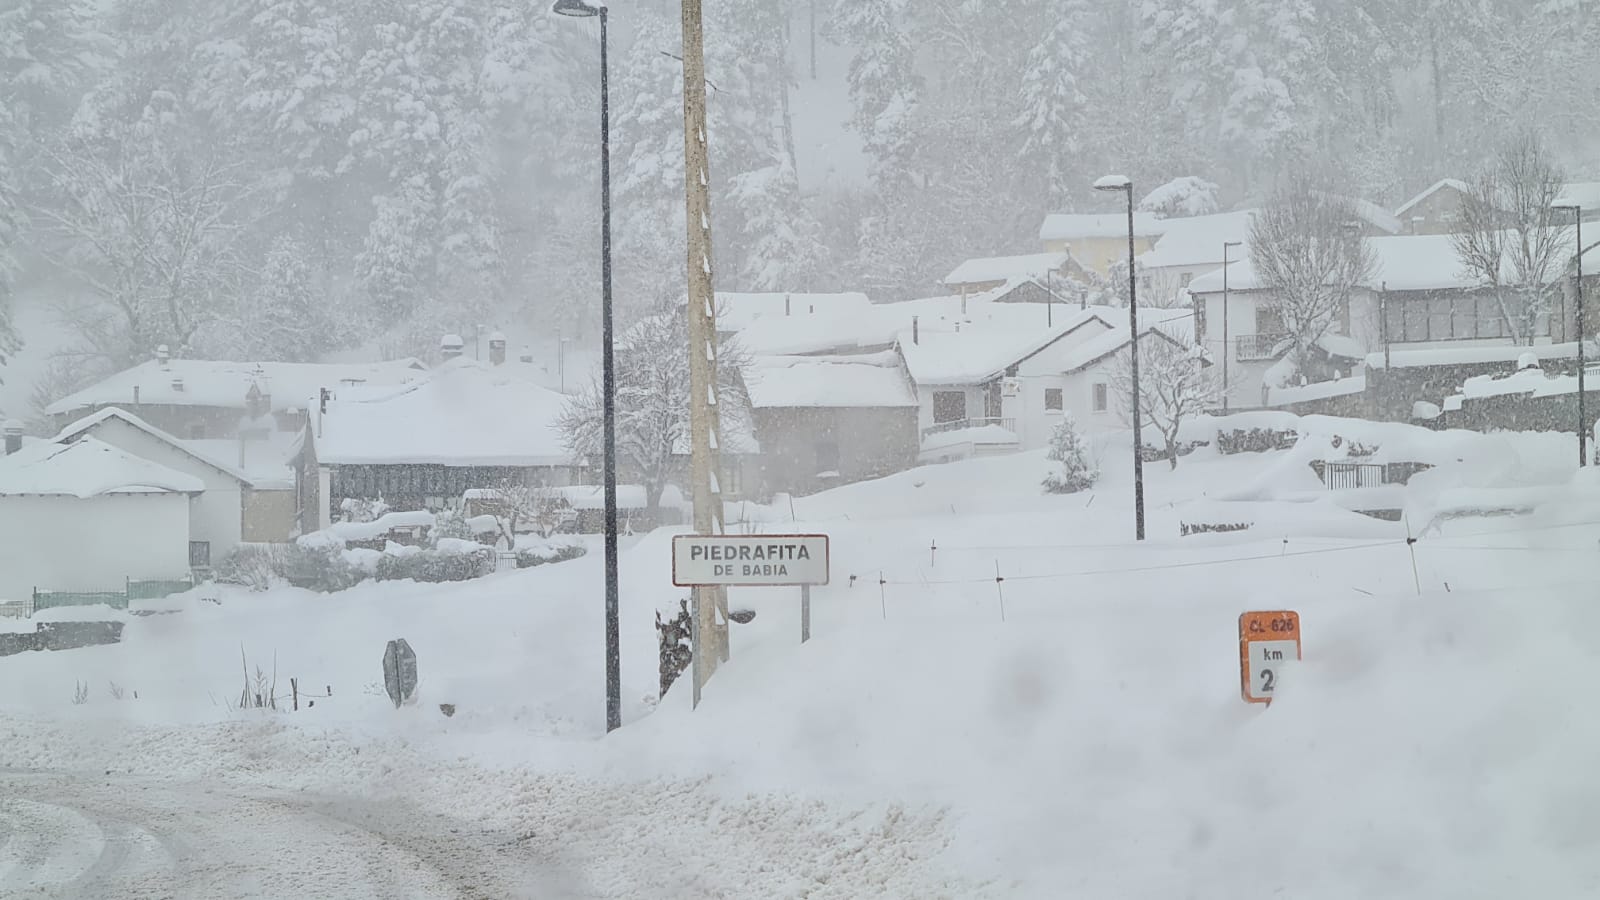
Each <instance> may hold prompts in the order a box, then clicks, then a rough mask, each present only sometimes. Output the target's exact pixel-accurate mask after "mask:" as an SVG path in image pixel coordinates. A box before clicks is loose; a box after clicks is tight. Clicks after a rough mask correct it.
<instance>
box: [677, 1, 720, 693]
mask: <svg viewBox="0 0 1600 900" xmlns="http://www.w3.org/2000/svg"><path fill="white" fill-rule="evenodd" d="M683 157H684V188H685V194H686V195H687V196H686V211H687V215H686V217H685V224H686V225H687V229H688V238H689V241H688V247H689V253H688V271H689V294H688V297H689V302H688V315H689V347H688V351H689V430H690V437H691V444H690V448H691V451H692V453H693V458H692V466H691V468H692V469H693V475H692V479H693V482H694V530H695V531H696V532H698V533H699V534H722V533H723V520H722V490H721V485H720V484H719V483H718V478H719V473H720V472H721V471H722V468H721V466H720V465H719V462H718V460H719V456H720V450H721V441H720V440H719V436H720V435H721V427H720V425H721V422H720V415H719V410H718V404H717V317H716V309H715V302H716V298H715V295H714V293H713V291H712V279H711V166H710V162H709V153H708V151H707V147H706V60H705V45H704V38H703V32H702V31H701V22H700V0H683ZM693 599H694V610H693V619H694V637H693V642H694V704H695V705H696V706H698V705H699V704H700V691H701V688H703V687H704V686H705V683H706V682H707V681H708V680H710V678H711V675H712V674H713V673H714V672H716V670H717V664H718V663H721V662H724V661H726V660H727V658H728V594H727V589H726V588H721V587H700V588H695V589H694V595H693Z"/></svg>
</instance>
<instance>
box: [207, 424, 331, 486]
mask: <svg viewBox="0 0 1600 900" xmlns="http://www.w3.org/2000/svg"><path fill="white" fill-rule="evenodd" d="M303 442H304V432H291V431H273V432H270V433H268V434H267V436H266V437H264V438H259V439H250V440H241V439H240V438H206V439H200V440H186V441H182V442H181V443H182V444H183V446H185V447H187V448H189V449H190V450H191V451H193V452H194V453H195V454H197V455H199V456H202V457H205V458H206V459H208V460H215V461H217V462H219V463H226V464H227V465H230V466H233V467H235V468H237V469H238V470H239V471H240V472H242V473H244V476H245V478H246V479H247V480H248V481H249V483H250V486H251V487H253V488H256V489H258V490H284V489H286V488H292V487H294V465H293V462H292V460H293V459H294V457H295V454H297V453H299V452H300V445H301V444H302V443H303Z"/></svg>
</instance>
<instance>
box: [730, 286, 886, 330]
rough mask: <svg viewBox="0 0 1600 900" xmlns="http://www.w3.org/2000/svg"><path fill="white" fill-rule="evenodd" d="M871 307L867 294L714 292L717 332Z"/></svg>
mask: <svg viewBox="0 0 1600 900" xmlns="http://www.w3.org/2000/svg"><path fill="white" fill-rule="evenodd" d="M871 305H872V303H871V301H869V300H868V299H867V295H866V294H862V293H856V292H846V293H837V294H793V293H782V292H768V293H739V292H730V291H718V292H717V329H718V330H719V331H744V330H745V329H746V328H749V327H750V326H751V325H752V324H754V323H756V322H758V321H762V320H766V319H780V320H789V319H794V318H798V317H801V316H816V315H849V314H851V313H858V312H860V311H862V310H864V309H866V308H867V307H869V306H871Z"/></svg>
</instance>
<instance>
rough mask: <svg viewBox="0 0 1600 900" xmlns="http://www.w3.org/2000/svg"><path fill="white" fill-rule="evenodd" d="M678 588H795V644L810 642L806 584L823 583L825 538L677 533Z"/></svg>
mask: <svg viewBox="0 0 1600 900" xmlns="http://www.w3.org/2000/svg"><path fill="white" fill-rule="evenodd" d="M672 583H673V584H675V585H677V586H678V587H700V586H703V585H729V586H732V585H741V586H745V587H799V588H800V642H801V643H805V642H806V641H808V640H810V639H811V586H812V585H814V584H818V585H821V584H827V583H828V536H827V535H825V534H724V535H715V534H680V535H676V536H675V537H673V539H672Z"/></svg>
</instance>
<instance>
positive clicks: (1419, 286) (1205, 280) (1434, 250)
mask: <svg viewBox="0 0 1600 900" xmlns="http://www.w3.org/2000/svg"><path fill="white" fill-rule="evenodd" d="M1563 231H1564V232H1565V234H1564V238H1563V242H1564V244H1565V247H1564V249H1562V250H1561V251H1559V254H1558V255H1559V256H1562V257H1566V256H1570V255H1571V254H1572V252H1573V248H1574V247H1575V240H1576V238H1575V236H1574V234H1573V229H1572V228H1570V227H1568V228H1565V229H1563ZM1366 242H1367V246H1369V247H1371V248H1372V252H1373V255H1374V256H1375V257H1376V262H1377V265H1376V266H1375V267H1374V271H1373V274H1372V277H1371V278H1369V279H1368V280H1367V281H1366V282H1364V283H1363V285H1362V286H1363V287H1366V288H1367V289H1369V290H1374V291H1376V290H1383V289H1387V290H1390V291H1433V290H1447V289H1464V288H1474V287H1479V286H1481V285H1482V283H1483V282H1482V279H1480V278H1478V277H1477V276H1476V275H1473V274H1471V273H1469V272H1468V271H1467V268H1466V266H1465V265H1463V264H1462V262H1461V257H1460V255H1459V254H1458V253H1456V248H1455V245H1454V244H1453V243H1451V239H1450V235H1448V234H1404V235H1393V236H1385V237H1375V238H1367V239H1366ZM1508 246H1509V245H1508ZM1240 249H1241V250H1243V251H1246V252H1245V253H1243V254H1241V256H1242V258H1241V259H1239V260H1237V261H1234V262H1232V263H1230V264H1229V266H1228V270H1229V271H1228V286H1229V287H1230V288H1231V289H1233V290H1236V291H1249V290H1259V289H1260V288H1261V287H1262V284H1261V281H1260V279H1258V278H1257V277H1256V272H1255V267H1254V266H1253V265H1252V264H1251V260H1250V255H1249V253H1248V250H1249V247H1248V245H1247V246H1245V247H1241V248H1240ZM1583 259H1584V267H1585V268H1586V269H1587V268H1588V267H1589V266H1590V265H1592V264H1600V248H1591V249H1588V250H1586V251H1585V252H1584V255H1583ZM1504 274H1505V277H1506V279H1507V280H1508V281H1514V280H1515V275H1514V273H1513V272H1512V271H1511V258H1510V253H1509V252H1508V253H1507V254H1506V259H1505V264H1504ZM1550 276H1551V278H1552V279H1555V278H1562V277H1565V276H1564V274H1563V271H1562V267H1561V266H1552V267H1551V270H1550ZM1221 290H1222V269H1221V268H1220V267H1218V269H1217V270H1216V271H1215V272H1208V273H1206V274H1205V275H1201V276H1199V277H1198V278H1196V279H1195V280H1194V281H1193V282H1191V283H1190V285H1189V292H1190V293H1192V294H1209V293H1216V292H1218V291H1221Z"/></svg>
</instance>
